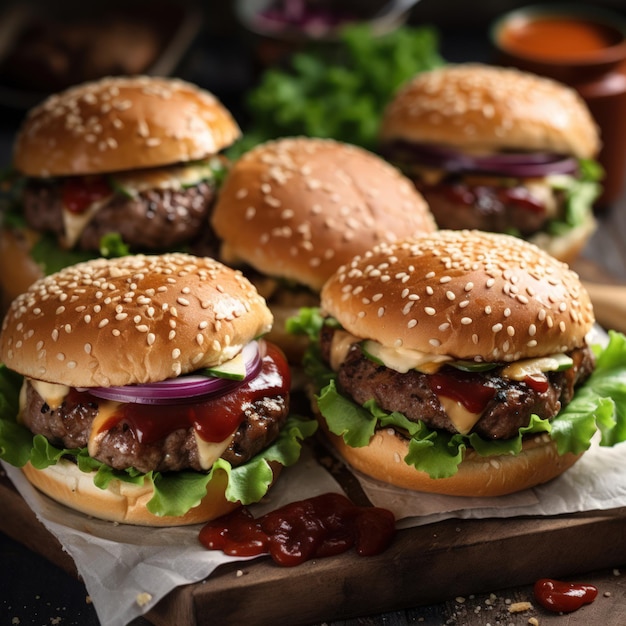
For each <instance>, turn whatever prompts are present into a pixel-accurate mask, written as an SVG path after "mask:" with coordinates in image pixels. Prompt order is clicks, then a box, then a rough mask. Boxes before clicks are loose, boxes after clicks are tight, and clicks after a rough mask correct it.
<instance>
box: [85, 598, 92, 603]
mask: <svg viewBox="0 0 626 626" xmlns="http://www.w3.org/2000/svg"><path fill="white" fill-rule="evenodd" d="M85 604H91V596H85Z"/></svg>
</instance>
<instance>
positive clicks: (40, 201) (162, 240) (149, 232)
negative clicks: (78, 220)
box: [22, 179, 217, 256]
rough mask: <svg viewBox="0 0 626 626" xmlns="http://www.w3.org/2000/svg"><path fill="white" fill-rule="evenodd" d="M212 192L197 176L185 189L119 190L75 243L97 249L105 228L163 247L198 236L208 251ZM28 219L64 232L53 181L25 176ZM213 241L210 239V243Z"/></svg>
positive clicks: (136, 242)
mask: <svg viewBox="0 0 626 626" xmlns="http://www.w3.org/2000/svg"><path fill="white" fill-rule="evenodd" d="M214 198H215V186H214V185H213V184H212V183H210V182H206V181H203V182H200V183H198V184H197V185H193V186H190V187H186V188H184V189H179V190H173V189H150V190H146V191H143V192H141V193H139V194H137V195H136V196H134V197H128V196H126V195H123V194H121V193H117V194H115V196H114V197H113V199H112V200H111V201H110V202H109V203H107V204H106V206H104V207H102V208H101V209H100V210H98V212H97V213H96V214H95V215H94V216H93V218H92V219H91V220H90V221H89V223H88V224H87V226H86V227H85V229H84V230H83V232H82V234H81V236H80V238H79V240H78V242H77V243H76V247H77V248H78V249H81V250H94V251H98V250H99V249H100V240H101V239H102V237H103V236H104V235H106V234H108V233H119V234H120V236H121V238H122V239H123V241H124V242H125V243H126V244H127V245H128V246H129V247H130V248H131V249H133V250H163V249H168V248H172V247H174V246H179V245H181V244H183V243H188V242H194V241H197V240H202V241H203V243H204V245H205V246H209V245H210V248H207V249H206V250H205V251H204V252H206V253H207V254H209V256H212V254H210V253H211V252H213V250H212V249H211V248H213V247H215V249H217V246H216V245H215V246H213V243H215V242H216V241H217V240H216V238H215V235H213V236H212V237H209V236H208V235H207V231H209V230H210V227H209V215H210V211H211V207H212V205H213V200H214ZM22 202H23V210H24V215H25V217H26V221H27V222H28V225H29V226H30V227H31V228H33V229H34V230H37V231H48V232H51V233H54V234H55V235H56V236H57V237H60V238H63V236H64V235H65V232H64V224H63V205H62V202H61V193H60V186H59V185H57V184H54V182H41V181H37V180H35V179H30V180H29V181H28V184H27V185H26V186H25V188H24V193H23V196H22ZM212 242H213V243H212Z"/></svg>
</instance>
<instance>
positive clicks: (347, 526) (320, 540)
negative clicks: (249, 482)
mask: <svg viewBox="0 0 626 626" xmlns="http://www.w3.org/2000/svg"><path fill="white" fill-rule="evenodd" d="M394 534H395V519H394V516H393V513H391V511H388V510H387V509H382V508H378V507H359V506H356V505H355V504H353V503H352V502H351V501H350V500H349V499H348V498H347V497H346V496H344V495H341V494H338V493H326V494H323V495H320V496H316V497H314V498H308V499H306V500H300V501H298V502H292V503H291V504H287V505H285V506H283V507H281V508H279V509H276V510H275V511H271V512H270V513H266V514H265V515H263V516H262V517H260V518H258V519H255V518H254V517H253V516H252V514H251V513H250V512H249V511H248V509H246V508H245V507H241V508H239V509H237V510H235V511H233V512H232V513H230V514H228V515H225V516H223V517H220V518H218V519H216V520H214V521H212V522H209V523H208V524H206V525H205V526H204V527H203V528H202V529H201V530H200V535H199V539H200V542H201V543H202V545H203V546H205V547H206V548H208V549H209V550H222V551H223V552H224V553H225V554H229V555H231V556H258V555H261V554H269V555H270V556H271V557H272V559H273V560H274V562H275V563H277V564H278V565H282V566H284V567H292V566H294V565H300V564H301V563H304V562H305V561H308V560H309V559H314V558H323V557H328V556H333V555H335V554H340V553H342V552H346V551H347V550H349V549H350V548H352V547H353V546H354V547H355V548H356V551H357V553H358V554H359V555H360V556H373V555H375V554H380V553H381V552H383V551H384V550H385V549H387V547H388V546H389V544H390V543H391V541H392V539H393V537H394Z"/></svg>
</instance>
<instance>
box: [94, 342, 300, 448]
mask: <svg viewBox="0 0 626 626" xmlns="http://www.w3.org/2000/svg"><path fill="white" fill-rule="evenodd" d="M265 345H266V352H265V355H264V356H263V359H262V361H261V371H260V372H259V374H258V375H257V376H255V377H254V378H252V379H250V380H248V381H246V382H244V383H242V384H241V385H239V386H237V387H236V388H235V389H233V390H232V391H228V392H226V393H224V394H221V395H212V396H209V397H207V398H206V400H204V401H201V402H197V403H189V404H178V405H153V404H139V403H125V404H121V405H120V406H119V407H118V408H117V410H116V411H114V412H113V413H112V414H111V416H110V417H109V418H108V419H107V420H106V421H104V422H103V423H102V424H101V425H100V429H99V432H102V431H104V430H110V429H112V428H113V427H114V426H116V425H117V424H119V423H123V425H124V426H125V427H126V428H129V429H130V430H131V432H132V433H133V436H134V438H135V440H136V441H138V442H139V443H154V442H155V441H160V440H161V439H164V438H165V437H167V436H168V435H169V434H170V433H172V432H174V431H175V430H177V429H179V428H189V427H190V426H193V428H194V429H195V430H196V432H197V433H198V436H199V437H200V438H201V439H202V440H204V441H211V442H218V441H223V440H224V439H225V438H226V437H227V436H228V435H230V434H231V433H232V432H233V431H234V430H235V429H236V428H237V427H238V426H239V425H240V424H241V422H242V421H243V419H244V418H245V407H246V406H248V405H250V404H251V403H253V402H255V401H256V400H260V399H261V398H265V397H269V398H271V397H276V396H286V395H287V394H288V393H289V387H290V384H291V374H290V370H289V365H288V363H287V360H286V358H285V355H284V354H283V353H282V351H281V350H280V349H279V348H278V347H277V346H275V345H274V344H272V343H270V342H265Z"/></svg>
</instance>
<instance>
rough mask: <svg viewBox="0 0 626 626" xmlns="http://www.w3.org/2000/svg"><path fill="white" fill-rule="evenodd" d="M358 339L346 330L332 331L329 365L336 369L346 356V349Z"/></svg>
mask: <svg viewBox="0 0 626 626" xmlns="http://www.w3.org/2000/svg"><path fill="white" fill-rule="evenodd" d="M359 341H360V339H359V338H358V337H355V336H354V335H353V334H352V333H349V332H348V331H347V330H336V331H335V332H334V333H333V340H332V343H331V344H330V367H331V368H332V370H333V371H335V372H336V371H337V370H338V369H339V367H340V366H341V364H342V363H343V362H344V361H345V360H346V357H347V356H348V350H350V346H351V345H352V344H353V343H358V342H359Z"/></svg>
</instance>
